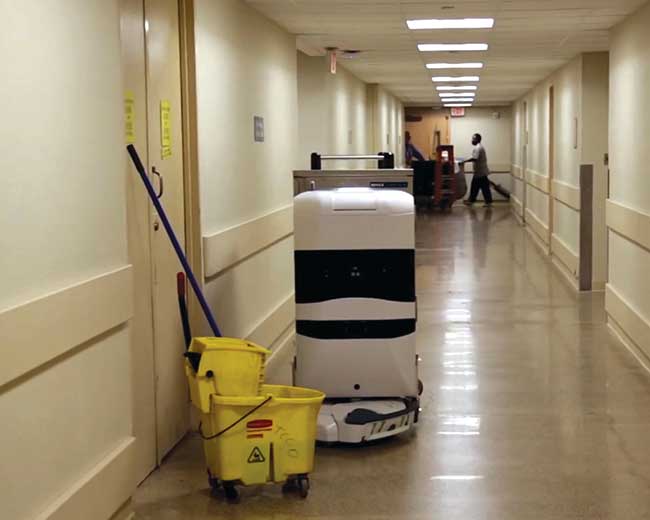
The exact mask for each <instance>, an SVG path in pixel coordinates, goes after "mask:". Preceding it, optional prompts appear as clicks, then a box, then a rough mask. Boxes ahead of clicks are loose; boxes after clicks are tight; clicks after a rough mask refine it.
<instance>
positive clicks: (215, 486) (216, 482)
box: [208, 470, 221, 493]
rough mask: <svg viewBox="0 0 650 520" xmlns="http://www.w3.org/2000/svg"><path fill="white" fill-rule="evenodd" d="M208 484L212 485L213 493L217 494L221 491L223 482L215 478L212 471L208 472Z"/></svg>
mask: <svg viewBox="0 0 650 520" xmlns="http://www.w3.org/2000/svg"><path fill="white" fill-rule="evenodd" d="M208 484H209V485H210V489H211V490H212V493H216V492H217V491H218V490H219V487H221V481H220V480H219V479H218V478H217V477H213V476H212V474H211V473H210V470H208Z"/></svg>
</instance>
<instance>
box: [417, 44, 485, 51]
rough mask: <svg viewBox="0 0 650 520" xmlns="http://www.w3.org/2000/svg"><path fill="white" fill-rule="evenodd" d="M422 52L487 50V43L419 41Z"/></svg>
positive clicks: (419, 48)
mask: <svg viewBox="0 0 650 520" xmlns="http://www.w3.org/2000/svg"><path fill="white" fill-rule="evenodd" d="M418 50H419V51H421V52H456V51H487V50H488V44H487V43H419V44H418Z"/></svg>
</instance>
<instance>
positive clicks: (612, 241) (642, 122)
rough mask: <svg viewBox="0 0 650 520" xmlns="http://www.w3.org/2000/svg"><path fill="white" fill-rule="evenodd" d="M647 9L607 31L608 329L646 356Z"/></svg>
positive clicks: (649, 226) (649, 251)
mask: <svg viewBox="0 0 650 520" xmlns="http://www.w3.org/2000/svg"><path fill="white" fill-rule="evenodd" d="M649 24H650V5H646V6H645V7H644V8H642V9H641V10H640V11H638V12H637V13H635V14H634V15H632V16H630V17H629V18H628V19H627V20H625V21H624V22H623V23H621V24H620V25H619V26H617V27H616V28H614V29H613V31H612V33H611V51H610V52H611V56H610V64H611V69H610V111H609V116H610V133H609V146H610V165H609V167H610V171H611V173H610V191H609V199H608V201H607V226H608V229H609V283H608V285H607V290H606V309H607V314H608V317H609V322H610V324H611V326H612V327H613V328H614V329H615V330H616V331H618V332H619V333H620V334H621V336H622V337H623V338H624V339H625V341H626V342H627V343H628V345H630V346H632V347H634V348H635V349H637V350H638V351H641V353H642V355H643V356H644V358H645V359H646V360H647V357H648V356H650V297H649V296H648V295H650V277H649V276H648V267H649V266H650V177H649V176H648V168H647V160H646V158H645V152H644V150H645V148H646V143H645V141H646V136H647V135H648V132H649V131H650V117H649V116H648V114H649V113H650V112H649V108H650V92H649V91H648V88H647V87H648V84H649V83H650V56H649V55H648V47H649V46H650V34H649V33H648V25H649Z"/></svg>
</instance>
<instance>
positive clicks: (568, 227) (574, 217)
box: [553, 204, 580, 256]
mask: <svg viewBox="0 0 650 520" xmlns="http://www.w3.org/2000/svg"><path fill="white" fill-rule="evenodd" d="M553 233H554V234H555V235H557V238H559V239H560V240H561V241H562V242H563V243H564V244H565V245H566V246H567V247H568V248H569V249H570V250H571V251H572V252H573V253H574V254H575V255H576V256H577V255H578V252H579V251H580V212H579V211H576V210H574V209H572V208H570V207H569V206H565V205H564V204H555V208H554V210H553Z"/></svg>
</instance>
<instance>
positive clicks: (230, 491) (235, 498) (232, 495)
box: [223, 482, 241, 504]
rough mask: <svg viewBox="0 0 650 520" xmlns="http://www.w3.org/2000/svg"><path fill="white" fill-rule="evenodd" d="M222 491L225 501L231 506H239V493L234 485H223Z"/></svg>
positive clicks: (230, 483)
mask: <svg viewBox="0 0 650 520" xmlns="http://www.w3.org/2000/svg"><path fill="white" fill-rule="evenodd" d="M223 491H224V493H225V495H226V500H227V501H228V502H229V503H231V504H239V502H240V500H241V497H240V496H239V491H237V488H236V487H235V484H233V483H232V482H224V483H223Z"/></svg>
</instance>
